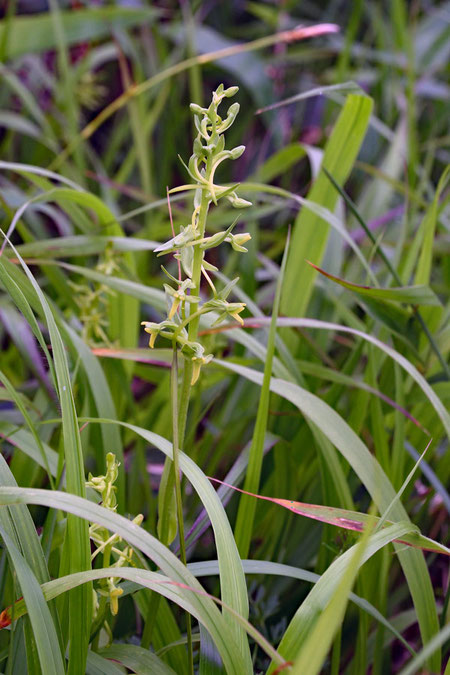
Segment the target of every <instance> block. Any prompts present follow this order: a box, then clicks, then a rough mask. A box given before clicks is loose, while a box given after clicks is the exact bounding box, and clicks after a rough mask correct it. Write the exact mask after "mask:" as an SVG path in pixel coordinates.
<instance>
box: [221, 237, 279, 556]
mask: <svg viewBox="0 0 450 675" xmlns="http://www.w3.org/2000/svg"><path fill="white" fill-rule="evenodd" d="M288 251H289V237H288V239H287V241H286V246H285V249H284V255H283V260H282V263H281V268H280V274H279V276H278V281H277V287H276V292H275V300H274V303H273V308H272V320H271V322H270V330H269V337H268V340H267V354H266V360H265V364H264V380H263V385H262V388H261V395H260V399H259V403H258V412H257V414H256V422H255V429H254V431H253V437H252V444H251V447H250V454H249V461H248V467H247V471H246V474H245V482H244V492H256V491H257V490H258V489H259V481H260V477H261V469H262V463H263V457H264V441H265V438H266V432H267V415H268V412H269V400H270V378H271V376H272V363H273V357H274V354H275V336H276V331H277V317H278V311H279V307H280V298H281V289H282V287H283V279H284V272H285V269H286V260H287V256H288ZM255 511H256V502H254V501H253V500H251V499H248V498H247V497H246V496H244V495H243V496H242V497H241V500H240V502H239V509H238V514H237V519H236V526H235V530H234V533H235V539H236V544H237V547H238V549H239V554H240V556H241V558H247V556H248V552H249V549H250V542H251V537H252V533H253V523H254V521H255Z"/></svg>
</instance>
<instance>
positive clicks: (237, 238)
mask: <svg viewBox="0 0 450 675" xmlns="http://www.w3.org/2000/svg"><path fill="white" fill-rule="evenodd" d="M237 91H238V87H229V88H228V89H224V86H223V85H222V84H221V85H220V86H219V87H218V88H217V89H216V91H214V92H213V95H212V101H211V104H210V106H209V107H208V108H202V107H201V106H199V105H196V104H195V103H191V106H190V107H191V111H192V113H193V114H194V122H195V127H196V129H197V132H198V133H197V137H196V138H195V140H194V146H193V153H192V155H191V158H190V160H189V164H188V165H186V164H184V162H183V164H184V166H185V168H186V171H187V172H188V174H189V176H190V178H191V179H192V180H193V184H191V185H189V186H184V187H188V188H189V189H195V196H194V209H193V213H192V218H191V222H190V223H189V224H188V225H186V226H185V227H181V231H180V232H179V234H177V235H176V236H174V237H172V238H171V239H169V241H167V242H165V243H164V244H161V245H160V246H158V247H157V248H156V249H155V252H156V253H157V254H158V255H159V256H161V255H164V254H167V253H173V254H174V257H175V258H176V259H177V260H178V261H179V262H180V271H181V269H182V270H183V273H184V275H185V278H184V280H182V279H181V274H180V278H178V279H177V278H175V277H174V276H172V275H171V274H170V273H169V272H168V271H167V270H166V269H165V268H164V267H163V266H162V270H163V272H164V274H165V275H166V276H167V277H168V279H169V281H170V282H171V283H170V284H164V290H165V293H166V296H167V300H168V307H169V309H168V314H167V319H165V320H163V321H161V322H160V323H154V322H151V321H143V322H142V325H143V326H144V330H145V331H146V332H147V333H149V334H150V341H149V346H150V347H151V348H153V347H154V345H155V342H156V338H157V337H163V338H165V339H167V340H170V341H171V342H172V344H173V345H176V347H177V348H179V349H180V351H181V353H182V354H183V356H184V357H185V358H186V359H187V360H188V361H190V367H191V385H193V384H195V382H196V381H197V379H198V376H199V374H200V369H201V367H202V366H203V365H206V364H207V363H209V362H210V361H211V359H212V358H213V355H212V354H206V353H205V348H204V346H203V345H202V344H201V343H200V342H198V340H197V333H198V322H199V319H200V316H202V315H204V314H207V313H211V312H214V313H215V314H216V315H217V318H216V320H215V322H214V323H213V325H217V324H219V323H221V322H222V321H225V320H226V319H228V318H229V317H231V318H232V319H234V320H236V321H237V322H238V323H240V324H243V320H242V318H241V316H240V314H241V313H242V312H243V310H244V308H245V303H243V302H229V301H228V297H229V295H230V293H231V292H232V290H233V287H234V286H235V284H236V283H237V282H238V280H239V279H238V278H236V279H233V281H231V282H230V283H229V284H227V285H226V286H225V287H224V288H223V289H221V290H220V291H218V290H217V289H216V286H215V284H214V283H213V281H212V279H211V276H210V275H209V274H208V272H215V271H217V267H215V266H214V265H212V264H211V263H210V262H208V261H207V260H206V258H205V254H206V251H208V250H210V249H212V248H215V247H217V246H219V245H220V244H222V243H223V242H226V243H228V244H230V245H231V246H232V248H233V249H234V250H235V251H238V252H242V253H245V252H246V251H247V249H246V248H245V247H244V244H245V243H246V242H247V241H249V239H250V238H251V237H250V234H248V233H247V232H244V233H240V234H233V229H234V227H235V225H236V220H237V219H236V220H235V221H234V222H233V223H232V224H231V225H230V226H229V227H228V228H227V229H226V230H224V231H221V232H216V233H215V234H212V235H208V234H207V233H206V218H207V214H208V210H209V207H210V205H211V204H214V205H217V203H218V201H219V200H220V199H223V198H225V199H227V200H228V201H229V202H230V203H231V204H232V206H233V207H235V208H238V209H239V208H245V207H248V206H251V202H248V201H247V200H245V199H242V198H241V197H239V196H238V195H237V194H236V191H235V190H236V187H237V186H236V185H233V186H232V187H227V186H222V185H217V184H216V183H215V182H214V178H215V173H216V170H217V168H218V167H219V165H220V164H221V163H222V162H223V161H224V160H226V159H238V157H240V156H241V155H242V153H243V152H244V150H245V146H243V145H239V146H237V147H236V148H233V149H232V150H226V149H225V136H224V132H225V131H226V130H227V129H229V128H230V127H231V125H232V124H233V122H234V120H235V119H236V115H237V114H238V112H239V103H233V104H232V105H231V106H230V107H229V108H228V111H227V114H226V117H225V118H224V119H222V117H221V116H220V115H219V113H218V108H219V106H220V104H221V103H222V101H223V100H224V99H225V98H230V97H232V96H234V95H235V94H236V93H237ZM202 277H203V278H204V279H205V280H206V281H207V283H208V286H209V288H210V290H211V293H212V297H211V298H210V299H208V300H205V301H203V302H202V300H201V298H200V283H201V278H202Z"/></svg>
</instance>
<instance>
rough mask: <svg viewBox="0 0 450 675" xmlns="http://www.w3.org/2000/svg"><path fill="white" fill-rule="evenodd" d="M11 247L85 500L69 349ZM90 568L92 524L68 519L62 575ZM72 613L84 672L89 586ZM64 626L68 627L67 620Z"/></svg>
mask: <svg viewBox="0 0 450 675" xmlns="http://www.w3.org/2000/svg"><path fill="white" fill-rule="evenodd" d="M9 245H10V246H11V248H12V249H13V250H14V251H15V253H16V256H17V258H18V259H19V262H20V264H21V266H22V268H23V270H24V272H25V274H26V276H27V277H28V280H29V282H30V283H31V286H32V287H33V289H34V291H35V294H36V296H37V298H38V300H39V302H40V305H41V307H42V311H43V313H44V315H45V318H46V322H47V326H48V330H49V335H50V342H51V345H52V353H53V363H54V368H55V373H56V381H57V393H58V398H59V402H60V405H61V417H62V437H63V447H64V459H65V464H66V485H67V490H68V492H70V493H72V494H76V495H79V496H81V497H84V496H85V494H86V489H85V475H84V465H83V451H82V447H81V439H80V431H79V428H78V420H77V414H76V409H75V402H74V398H73V393H72V385H71V378H70V374H69V365H68V362H67V356H66V351H65V347H64V344H63V341H62V339H61V334H60V332H59V330H58V327H57V325H56V321H55V318H54V316H53V313H52V310H51V309H50V306H49V304H48V302H47V300H46V298H45V296H44V294H43V292H42V291H41V289H40V287H39V285H38V283H37V282H36V280H35V278H34V277H33V275H32V273H31V272H30V270H29V268H28V266H27V265H26V264H25V262H24V261H23V259H22V257H21V256H20V254H19V253H18V252H17V251H16V250H15V249H14V246H13V245H12V244H11V242H9ZM90 566H91V551H90V541H89V527H88V523H87V522H83V521H80V520H79V519H78V518H75V517H74V516H69V517H68V519H67V536H66V539H65V542H64V547H63V551H62V555H61V571H62V573H65V572H78V571H80V570H86V569H90ZM69 612H70V621H69V629H68V634H69V663H71V664H72V666H70V667H72V668H73V669H74V671H76V670H77V669H78V672H83V671H84V669H85V664H86V656H87V650H88V645H89V633H90V625H91V615H92V593H91V589H90V587H89V585H86V586H84V587H82V588H79V589H76V590H75V591H74V592H73V593H72V594H71V595H70V600H69ZM67 618H68V617H67ZM62 623H63V626H64V621H63V620H62Z"/></svg>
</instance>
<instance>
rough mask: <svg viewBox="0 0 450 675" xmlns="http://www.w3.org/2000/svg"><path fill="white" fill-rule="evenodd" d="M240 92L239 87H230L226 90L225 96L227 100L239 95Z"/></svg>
mask: <svg viewBox="0 0 450 675" xmlns="http://www.w3.org/2000/svg"><path fill="white" fill-rule="evenodd" d="M238 91H239V87H228V89H225V91H224V92H223V95H224V96H226V97H227V98H230V97H231V96H234V95H235V94H237V93H238Z"/></svg>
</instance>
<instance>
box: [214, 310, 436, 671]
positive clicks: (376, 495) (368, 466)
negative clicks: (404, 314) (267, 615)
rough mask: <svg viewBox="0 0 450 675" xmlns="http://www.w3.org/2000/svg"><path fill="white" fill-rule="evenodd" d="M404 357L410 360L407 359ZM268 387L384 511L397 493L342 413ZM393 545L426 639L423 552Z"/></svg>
mask: <svg viewBox="0 0 450 675" xmlns="http://www.w3.org/2000/svg"><path fill="white" fill-rule="evenodd" d="M317 323H320V322H317ZM392 351H393V350H392ZM405 361H406V363H407V364H409V362H408V361H407V360H406V359H405ZM216 363H218V364H219V365H221V366H223V367H224V368H226V369H228V370H231V371H232V372H235V373H238V374H239V375H242V376H243V377H245V378H246V379H248V380H250V381H251V382H255V383H256V384H258V385H259V386H261V385H262V380H263V377H262V375H261V373H258V372H257V371H255V370H252V369H250V368H246V367H244V366H239V365H236V364H232V363H227V362H225V361H219V360H216ZM410 365H411V364H409V366H410ZM411 367H412V366H411ZM414 370H415V369H414ZM270 388H271V390H272V391H273V392H275V393H276V394H278V395H279V396H282V397H283V398H285V399H286V400H288V401H290V402H291V403H292V404H293V405H294V406H295V407H296V408H298V409H299V410H300V412H302V413H303V415H305V417H307V418H309V420H310V421H311V422H313V423H314V424H316V426H317V427H318V428H319V429H320V430H321V431H322V432H323V433H324V434H325V436H326V437H327V438H328V439H329V440H330V441H331V442H332V443H333V445H334V446H335V447H336V448H337V449H338V450H339V452H340V453H341V454H342V455H343V456H344V457H345V459H346V460H347V461H348V462H349V463H350V465H351V466H352V468H353V470H354V471H355V472H356V474H357V475H358V477H359V479H360V480H361V482H362V483H363V485H364V486H365V487H366V489H367V491H368V492H369V494H370V495H371V497H372V499H373V501H374V502H375V504H377V506H378V508H379V509H380V512H381V513H383V512H384V510H386V509H387V508H388V507H389V506H390V505H391V503H392V502H393V500H394V498H395V494H396V493H395V491H394V489H393V487H392V485H391V483H390V481H389V479H388V478H387V476H386V474H385V473H384V471H383V470H382V468H381V467H380V465H379V463H378V462H377V461H376V459H375V457H373V455H372V454H371V453H370V451H369V450H368V448H367V447H366V446H365V445H364V443H363V442H362V441H361V440H360V439H359V438H358V436H357V435H356V434H355V432H354V431H353V430H352V429H351V427H349V425H348V424H347V423H346V422H345V421H344V420H343V419H342V417H341V416H340V415H338V413H337V412H336V411H335V410H333V408H331V407H330V406H329V405H327V404H326V403H325V402H324V401H322V400H321V399H320V398H319V397H318V396H315V395H314V394H311V393H310V392H308V391H306V390H305V389H303V388H301V387H299V386H298V385H296V384H294V383H292V382H287V381H285V380H280V379H278V378H272V381H271V385H270ZM446 414H448V413H446ZM390 515H391V517H392V518H393V519H394V520H395V521H397V522H401V521H408V514H407V512H406V511H405V509H404V508H403V506H402V505H401V504H400V503H396V504H395V505H394V506H393V507H392V508H391V510H390ZM396 549H397V554H398V557H399V560H400V563H401V565H402V568H403V571H404V574H405V576H406V579H407V582H408V586H409V589H410V592H411V596H412V598H413V602H414V605H415V608H416V611H417V616H418V621H419V625H420V630H421V634H422V639H423V641H424V643H426V642H429V641H430V640H431V638H432V637H433V635H435V634H436V633H437V631H438V619H437V614H436V603H435V600H434V595H433V588H432V585H431V581H430V576H429V573H428V569H427V566H426V563H425V560H424V557H423V554H422V553H421V552H420V551H417V550H413V549H410V550H408V551H405V550H403V551H402V550H401V546H399V545H398V544H397V545H396ZM285 656H287V655H286V654H285ZM433 664H434V665H433V667H435V668H436V669H437V670H439V667H440V665H439V664H440V655H439V654H435V655H434V659H433Z"/></svg>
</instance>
